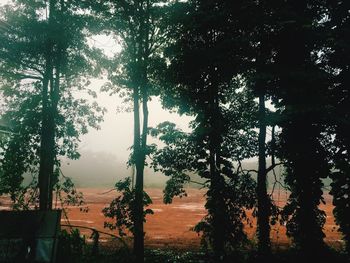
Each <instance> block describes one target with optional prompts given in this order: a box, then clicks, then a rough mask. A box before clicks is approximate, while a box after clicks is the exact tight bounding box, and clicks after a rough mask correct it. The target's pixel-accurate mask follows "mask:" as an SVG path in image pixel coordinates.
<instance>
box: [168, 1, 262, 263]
mask: <svg viewBox="0 0 350 263" xmlns="http://www.w3.org/2000/svg"><path fill="white" fill-rule="evenodd" d="M230 4H231V3H230V2H229V1H188V2H186V3H184V4H183V6H182V9H181V10H180V11H179V13H180V12H181V13H182V14H183V15H182V16H181V15H179V16H178V17H176V19H177V20H176V19H174V20H173V21H174V23H173V24H174V26H173V28H174V29H173V32H174V36H173V38H174V40H173V41H171V42H170V45H169V47H168V48H167V49H166V50H167V51H166V56H167V58H168V60H169V74H168V75H169V78H168V81H169V82H170V84H169V86H168V87H167V89H166V90H165V92H164V93H163V96H162V98H163V104H164V105H165V106H166V107H170V108H176V109H178V111H179V113H181V114H183V113H185V114H190V115H194V116H195V120H194V121H193V123H192V128H193V133H192V134H191V136H189V140H190V142H191V144H190V145H188V146H186V145H184V146H180V145H178V144H180V142H177V141H176V139H174V140H175V141H174V142H172V144H174V145H172V147H174V148H175V149H176V148H178V149H183V148H187V147H190V149H192V148H193V149H192V150H187V151H185V152H187V153H188V154H191V155H193V159H194V160H193V161H189V160H186V161H185V160H184V163H186V164H187V165H188V167H186V168H185V167H181V166H180V167H178V168H176V164H171V163H169V162H166V163H163V164H162V166H163V167H164V165H165V166H169V167H173V168H172V169H170V168H169V169H170V172H173V173H174V175H173V176H172V178H171V179H170V180H169V184H168V186H167V187H168V188H169V189H171V188H172V187H173V186H172V184H174V186H175V188H176V187H177V184H179V185H181V183H182V181H186V180H185V179H186V178H188V177H186V176H184V175H183V170H189V171H195V172H196V173H198V174H199V176H201V177H203V178H206V179H208V187H209V190H208V192H207V203H206V208H207V210H208V215H207V216H206V217H205V218H204V219H203V222H202V223H201V224H199V225H198V227H197V228H196V229H197V230H199V231H203V232H204V236H205V237H206V238H207V240H208V241H209V242H208V243H209V245H210V246H211V248H212V250H213V251H214V254H215V257H216V258H217V259H220V258H222V257H223V256H224V255H225V253H226V252H227V249H226V248H227V247H231V248H232V247H235V246H236V247H237V246H239V245H241V244H242V242H241V241H243V240H244V236H245V235H244V234H242V225H241V222H240V219H242V218H244V213H243V212H242V209H243V207H245V205H247V207H250V205H251V204H250V203H249V204H247V203H244V202H243V201H242V199H243V200H246V199H245V197H242V199H236V200H235V199H234V198H233V197H234V196H236V195H239V193H241V192H240V190H238V189H239V188H237V186H238V185H239V182H241V181H240V180H243V179H242V178H241V177H240V176H239V175H238V174H236V173H234V172H232V171H233V170H234V168H233V162H237V161H241V160H242V159H244V158H249V156H252V155H251V154H252V148H254V146H256V144H254V143H252V142H250V143H248V144H247V148H249V150H247V151H244V150H242V152H241V153H238V152H237V151H238V150H237V149H235V147H237V148H238V149H242V148H244V147H242V144H241V143H242V142H241V141H240V140H244V139H243V138H251V139H253V138H254V133H253V132H252V131H251V130H250V129H251V127H252V126H251V125H254V124H255V123H254V122H253V121H252V120H253V119H254V118H253V117H252V116H253V115H254V114H252V112H251V111H254V109H255V107H254V103H252V101H251V100H252V97H251V96H250V95H249V94H248V93H246V92H242V93H240V92H238V91H237V90H236V89H235V88H237V86H235V85H233V82H234V80H235V81H236V82H239V81H240V80H241V78H240V77H239V73H240V72H244V69H245V66H246V64H245V63H244V61H245V60H246V59H248V58H247V54H246V53H245V52H244V51H246V50H244V49H243V52H242V49H241V48H240V47H241V45H242V44H244V43H246V42H244V34H245V33H246V32H245V31H244V30H242V25H241V24H240V23H239V22H242V20H240V19H242V15H241V16H240V12H243V10H245V6H244V5H242V6H241V5H234V7H235V8H233V7H232V6H231V5H230ZM232 10H235V12H233V13H232V12H231V11H232ZM174 16H177V14H175V15H174ZM237 20H238V22H237ZM241 87H242V85H240V86H239V88H241ZM243 94H244V95H243ZM245 95H246V96H245ZM235 96H236V97H235ZM239 98H241V99H242V101H240V99H239ZM239 102H241V104H239ZM238 105H240V106H238ZM240 111H241V112H240ZM240 114H242V115H243V116H244V117H247V122H245V121H243V120H242V118H243V117H242V116H241V115H240ZM244 114H246V115H244ZM249 121H251V123H249ZM243 123H244V125H246V126H244V125H243ZM239 131H241V132H242V133H243V134H242V136H240V135H239ZM175 134H177V133H175ZM168 137H170V138H171V133H170V134H169V135H167V136H166V138H168ZM175 149H174V151H175V153H176V152H177V151H178V150H175ZM164 150H165V151H166V149H164ZM179 151H181V150H179ZM175 153H172V154H171V156H172V157H173V158H176V157H174V156H175ZM177 153H178V154H180V157H183V155H184V154H183V153H181V152H177ZM164 154H166V152H164ZM165 157H166V156H165ZM165 157H164V158H165ZM180 157H178V158H180ZM190 159H192V157H191V158H190ZM169 161H170V159H169ZM178 163H180V161H179V162H178ZM174 166H175V167H174ZM238 167H239V166H238ZM175 168H176V169H175ZM177 169H178V171H176V170H177ZM238 170H239V169H238ZM165 171H166V170H164V172H165ZM248 177H249V176H248ZM228 189H231V191H229V190H228ZM175 192H176V191H175ZM250 193H251V192H249V191H247V196H248V195H249V194H250ZM177 194H182V191H181V190H179V191H177ZM243 196H244V194H243ZM253 200H254V199H253ZM231 206H232V207H231ZM231 212H232V213H231ZM233 241H236V245H235V242H233Z"/></svg>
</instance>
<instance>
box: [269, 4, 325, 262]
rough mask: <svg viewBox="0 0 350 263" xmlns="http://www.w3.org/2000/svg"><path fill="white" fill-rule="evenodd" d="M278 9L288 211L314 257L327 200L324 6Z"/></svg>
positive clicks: (292, 227) (290, 225) (291, 226)
mask: <svg viewBox="0 0 350 263" xmlns="http://www.w3.org/2000/svg"><path fill="white" fill-rule="evenodd" d="M276 10H277V12H278V14H279V19H278V20H276V24H277V25H278V31H277V33H276V38H275V39H274V40H273V41H274V42H273V43H274V46H275V48H276V53H277V54H276V59H275V63H274V65H275V68H274V72H275V76H276V82H275V83H276V86H275V94H276V95H277V98H278V100H277V101H276V106H277V108H278V111H279V113H280V114H281V116H282V117H281V118H282V119H281V120H280V121H279V123H278V125H279V126H280V127H281V128H282V133H281V136H280V143H281V145H280V151H279V152H280V156H279V157H280V158H281V159H282V160H283V162H284V166H285V169H286V182H287V184H288V186H289V189H290V191H291V194H290V197H289V199H288V203H287V205H286V206H285V207H284V215H285V219H287V233H288V235H289V236H291V237H292V238H293V242H294V244H295V246H296V247H297V248H298V249H299V250H300V252H301V253H302V254H304V255H305V256H308V257H314V256H315V255H314V253H313V252H312V251H319V250H320V249H322V248H324V242H323V238H324V234H323V232H322V228H323V225H324V223H325V213H324V212H323V211H321V210H320V209H319V204H320V203H321V202H324V200H323V197H322V193H323V192H322V187H323V183H322V179H323V178H326V177H327V176H328V174H329V169H330V167H329V164H328V156H327V153H326V151H325V149H324V148H323V146H322V142H321V140H322V132H324V126H323V125H322V124H323V121H322V120H323V110H322V105H324V104H325V100H326V98H327V85H328V81H327V74H325V73H324V71H323V70H322V68H320V67H319V65H318V61H319V59H320V53H319V51H320V49H321V48H322V38H320V37H319V36H320V34H319V33H320V32H322V16H323V14H324V12H323V11H324V6H322V3H319V2H317V1H315V2H307V1H300V2H295V1H287V2H286V3H285V4H284V5H283V6H281V7H280V8H279V9H276Z"/></svg>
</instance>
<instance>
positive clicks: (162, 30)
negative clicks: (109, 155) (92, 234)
mask: <svg viewBox="0 0 350 263" xmlns="http://www.w3.org/2000/svg"><path fill="white" fill-rule="evenodd" d="M88 4H89V5H90V8H92V10H94V11H95V12H96V16H102V17H103V18H102V20H103V22H102V23H103V25H104V30H105V31H108V32H112V34H114V36H115V38H116V39H117V40H118V43H119V44H120V45H121V46H122V51H121V53H120V54H118V55H117V56H116V57H115V59H114V60H113V61H112V63H111V65H110V67H109V69H108V75H109V76H108V78H109V80H110V83H109V84H107V85H106V86H105V87H104V90H105V91H107V90H112V93H116V92H118V91H119V90H120V89H123V91H124V92H123V93H124V95H125V96H126V102H130V101H131V102H132V104H133V112H134V143H133V147H132V151H133V152H132V156H131V160H130V163H131V164H132V165H135V167H136V183H135V192H134V193H135V201H134V206H133V208H134V209H135V211H134V213H133V214H134V216H133V223H134V230H133V234H134V253H135V255H136V257H137V261H138V262H143V260H144V230H143V222H144V209H143V199H144V198H143V196H144V194H143V178H144V167H145V162H146V157H147V155H148V154H149V148H148V146H147V136H148V115H149V113H148V105H147V103H148V100H149V99H150V97H151V96H152V95H154V94H157V90H158V89H159V86H160V85H161V82H160V77H159V76H161V75H160V72H161V71H162V69H163V68H165V61H164V59H163V58H162V56H161V48H162V46H163V45H164V43H165V41H166V35H167V34H168V22H167V14H168V9H169V8H171V6H169V5H168V3H167V2H166V1H159V0H137V1H129V0H127V1H125V0H121V1H104V2H99V3H96V2H95V1H91V2H89V3H88ZM141 104H142V110H141V111H140V105H141ZM141 112H142V113H141ZM141 117H142V124H141Z"/></svg>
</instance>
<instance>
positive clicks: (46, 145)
mask: <svg viewBox="0 0 350 263" xmlns="http://www.w3.org/2000/svg"><path fill="white" fill-rule="evenodd" d="M48 49H50V47H48ZM47 53H48V54H47V62H46V73H45V77H44V80H43V89H42V123H41V126H42V127H41V143H40V167H39V178H38V180H39V182H38V183H39V209H40V210H49V209H50V207H49V199H50V198H49V185H50V178H51V176H52V173H53V170H51V165H50V159H51V158H52V150H53V149H51V148H50V129H49V123H50V120H49V119H50V105H49V100H48V86H49V83H50V79H51V75H52V62H51V52H50V51H48V52H47Z"/></svg>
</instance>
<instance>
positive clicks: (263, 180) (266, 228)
mask: <svg viewBox="0 0 350 263" xmlns="http://www.w3.org/2000/svg"><path fill="white" fill-rule="evenodd" d="M265 141H266V108H265V95H264V93H263V92H261V94H260V95H259V169H258V185H257V196H258V215H257V231H258V240H259V242H258V253H259V256H261V257H262V258H266V257H267V256H269V255H270V254H271V243H270V224H269V217H270V204H269V198H268V195H267V170H266V145H265Z"/></svg>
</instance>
